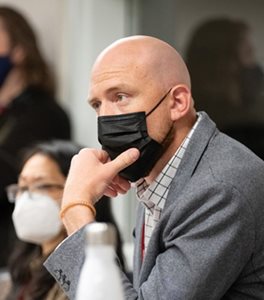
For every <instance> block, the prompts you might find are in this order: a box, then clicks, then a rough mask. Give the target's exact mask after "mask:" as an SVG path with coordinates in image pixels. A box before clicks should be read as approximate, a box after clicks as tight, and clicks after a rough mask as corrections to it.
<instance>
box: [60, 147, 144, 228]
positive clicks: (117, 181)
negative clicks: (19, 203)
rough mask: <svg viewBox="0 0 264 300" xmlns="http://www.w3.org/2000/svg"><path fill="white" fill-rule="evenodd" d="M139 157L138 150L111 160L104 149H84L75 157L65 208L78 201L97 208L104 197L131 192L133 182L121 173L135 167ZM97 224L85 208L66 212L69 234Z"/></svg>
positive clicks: (66, 188)
mask: <svg viewBox="0 0 264 300" xmlns="http://www.w3.org/2000/svg"><path fill="white" fill-rule="evenodd" d="M138 157H139V151H138V150H137V149H135V148H132V149H129V150H127V151H125V152H123V153H122V154H120V155H119V156H118V157H117V158H116V159H114V160H112V161H110V160H109V156H108V154H107V153H106V152H105V151H103V150H95V149H88V148H85V149H82V150H81V151H80V152H79V154H78V155H75V156H74V157H73V159H72V162H71V168H70V171H69V175H68V178H67V180H66V184H65V188H64V194H63V200H62V207H66V206H67V205H68V204H69V203H74V202H75V201H76V202H78V201H85V202H87V203H89V204H91V205H94V204H95V203H96V202H97V201H98V200H99V199H100V198H101V197H102V196H103V195H107V196H109V197H115V196H117V195H118V194H119V193H121V194H124V193H126V192H127V191H128V190H129V189H130V182H128V181H127V180H125V179H124V178H121V177H120V176H119V175H118V173H119V172H120V171H121V170H123V169H124V168H126V167H128V166H129V165H131V164H132V163H133V162H135V161H136V160H137V159H138ZM92 221H94V216H93V214H92V213H91V211H90V210H89V208H88V207H85V206H79V205H77V206H73V207H71V208H70V209H68V210H67V211H66V212H65V215H64V217H63V222H64V224H65V226H66V229H67V231H68V233H73V232H74V231H76V230H78V229H79V228H81V227H82V226H84V225H85V224H87V223H90V222H92Z"/></svg>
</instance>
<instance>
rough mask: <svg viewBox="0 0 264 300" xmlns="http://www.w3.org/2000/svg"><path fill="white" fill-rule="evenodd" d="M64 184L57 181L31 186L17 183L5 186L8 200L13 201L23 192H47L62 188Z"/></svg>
mask: <svg viewBox="0 0 264 300" xmlns="http://www.w3.org/2000/svg"><path fill="white" fill-rule="evenodd" d="M63 188H64V185H62V184H57V183H41V184H35V185H32V186H19V185H18V184H10V185H9V186H7V187H6V193H7V198H8V201H9V202H11V203H13V202H15V201H16V199H17V197H19V196H20V195H21V194H22V193H24V192H27V191H28V192H29V194H31V193H39V194H47V193H49V192H51V191H52V190H53V189H60V190H61V189H63Z"/></svg>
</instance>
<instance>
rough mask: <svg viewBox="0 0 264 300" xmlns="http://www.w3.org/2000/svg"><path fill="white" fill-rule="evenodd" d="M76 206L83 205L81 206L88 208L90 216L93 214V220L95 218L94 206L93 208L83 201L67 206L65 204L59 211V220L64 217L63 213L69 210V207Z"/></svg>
mask: <svg viewBox="0 0 264 300" xmlns="http://www.w3.org/2000/svg"><path fill="white" fill-rule="evenodd" d="M76 205H83V206H86V207H88V208H89V209H90V210H91V212H92V214H93V216H94V218H95V216H96V210H95V208H94V206H93V205H92V204H90V203H88V202H85V201H77V202H72V203H68V204H66V205H65V206H64V207H63V208H62V209H61V211H60V217H61V219H62V218H63V217H64V215H65V212H66V211H67V210H68V209H69V208H71V207H73V206H76Z"/></svg>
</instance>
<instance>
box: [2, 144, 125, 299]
mask: <svg viewBox="0 0 264 300" xmlns="http://www.w3.org/2000/svg"><path fill="white" fill-rule="evenodd" d="M80 149H81V148H80V147H79V146H77V145H75V144H73V143H71V142H67V141H60V140H55V141H52V142H46V143H39V144H36V145H35V146H34V147H33V148H31V149H29V150H28V151H27V152H26V153H25V156H24V162H23V165H22V170H21V173H20V175H19V179H18V184H13V185H10V186H9V187H8V189H7V190H8V196H9V199H10V200H11V201H14V202H15V209H14V212H13V216H12V217H13V223H14V226H15V230H16V233H17V236H18V238H19V239H20V240H21V241H20V243H19V246H17V247H16V250H15V252H14V253H13V255H12V256H11V261H10V275H11V280H12V287H11V290H10V293H9V295H8V297H7V299H10V300H11V299H12V300H14V299H49V300H51V299H56V300H58V299H67V297H66V295H64V293H63V292H62V290H60V288H59V286H58V284H56V282H55V279H54V278H53V277H52V276H51V275H50V274H49V273H48V272H47V271H46V269H45V268H44V267H43V265H42V263H43V261H44V260H45V259H46V258H47V256H48V255H49V254H50V253H51V252H52V251H53V250H54V249H55V247H56V246H57V245H58V244H59V243H60V242H61V241H62V240H63V239H64V238H65V237H66V231H65V229H64V227H63V224H62V222H61V220H60V216H59V212H60V202H61V199H62V194H63V188H64V184H65V180H66V176H67V174H68V171H69V168H70V163H71V159H72V157H73V156H74V155H75V154H77V153H78V152H79V150H80ZM96 210H97V216H96V221H99V222H100V221H103V222H108V223H112V224H113V225H114V226H115V227H116V229H117V226H116V223H115V220H114V218H113V215H112V212H111V207H110V199H109V198H107V197H103V198H102V201H100V203H98V206H97V207H96ZM117 232H118V229H117ZM22 241H23V242H22ZM116 251H117V255H118V258H119V260H120V264H121V266H122V267H123V268H124V259H123V254H122V250H121V238H120V234H119V232H118V246H117V249H116ZM57 275H58V277H61V280H63V275H62V274H60V271H59V270H58V271H57ZM66 285H67V281H66V280H65V282H64V286H66Z"/></svg>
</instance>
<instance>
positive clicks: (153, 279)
mask: <svg viewBox="0 0 264 300" xmlns="http://www.w3.org/2000/svg"><path fill="white" fill-rule="evenodd" d="M263 181H264V162H263V161H262V160H261V159H259V158H258V157H256V156H255V155H254V154H253V153H252V152H251V151H250V150H249V149H247V148H246V147H245V146H243V145H241V144H240V143H238V142H236V141H235V140H233V139H231V138H229V137H228V136H226V135H224V134H222V133H220V132H219V131H218V129H217V128H216V126H215V124H214V123H213V122H212V121H211V120H210V118H209V117H208V116H207V115H206V114H205V113H202V120H201V122H200V123H199V125H198V127H197V129H196V131H195V132H194V134H193V137H192V139H191V141H190V143H189V145H188V148H187V150H186V152H185V155H184V157H183V160H182V162H181V164H180V167H179V169H178V172H177V174H176V176H175V178H174V179H173V181H172V184H171V188H170V191H169V194H168V198H167V201H166V204H165V207H164V210H163V213H162V217H161V219H160V221H159V223H158V224H157V226H156V227H155V229H154V232H153V234H152V237H151V239H150V241H149V245H148V250H147V253H146V254H145V257H144V261H143V262H142V259H141V235H142V226H143V221H144V207H143V206H142V205H139V209H138V214H137V221H136V224H137V225H136V228H135V254H134V270H133V275H134V282H133V285H132V284H131V283H130V282H129V281H128V280H127V279H126V278H125V275H124V276H123V283H124V289H125V295H126V299H131V300H132V299H145V300H147V299H151V300H161V299H164V300H170V299H175V300H176V299H177V300H190V299H193V300H218V299H222V300H250V299H252V300H253V299H254V300H261V299H264V183H263ZM82 233H83V232H82V230H80V231H79V232H77V233H75V234H74V235H72V236H70V237H69V238H68V239H66V240H65V241H64V242H63V243H62V244H61V245H60V246H59V247H58V248H57V250H56V251H55V252H54V253H53V254H52V255H51V256H50V257H49V258H48V260H47V261H46V263H45V266H46V268H47V269H48V270H49V271H50V272H51V274H52V275H53V276H54V277H55V278H56V279H57V280H58V282H59V283H60V284H61V285H62V287H63V288H64V290H65V291H66V292H67V294H68V295H69V297H70V299H74V295H75V291H76V285H77V280H78V276H79V273H80V268H81V266H82V263H83V260H84V250H83V247H84V246H83V244H84V237H83V234H82ZM111 300H112V299H111ZM113 300H114V299H113Z"/></svg>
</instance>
